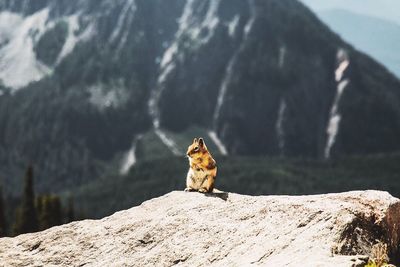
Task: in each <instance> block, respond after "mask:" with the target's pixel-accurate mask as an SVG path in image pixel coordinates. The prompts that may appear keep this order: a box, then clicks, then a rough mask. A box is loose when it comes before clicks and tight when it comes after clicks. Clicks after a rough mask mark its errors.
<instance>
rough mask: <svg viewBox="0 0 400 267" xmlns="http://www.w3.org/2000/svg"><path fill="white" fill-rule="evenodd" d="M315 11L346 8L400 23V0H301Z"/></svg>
mask: <svg viewBox="0 0 400 267" xmlns="http://www.w3.org/2000/svg"><path fill="white" fill-rule="evenodd" d="M301 1H302V2H303V3H305V4H306V5H308V6H309V7H310V8H311V9H313V10H314V11H317V12H318V11H321V10H325V9H338V8H339V9H345V10H347V11H351V12H357V13H361V14H364V15H368V16H373V17H378V18H381V19H385V20H390V21H393V22H396V23H397V24H399V25H400V0H301Z"/></svg>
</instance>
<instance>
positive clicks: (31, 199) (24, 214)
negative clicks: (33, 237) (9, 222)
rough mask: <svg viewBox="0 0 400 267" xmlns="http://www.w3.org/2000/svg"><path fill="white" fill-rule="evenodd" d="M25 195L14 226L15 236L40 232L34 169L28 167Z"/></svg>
mask: <svg viewBox="0 0 400 267" xmlns="http://www.w3.org/2000/svg"><path fill="white" fill-rule="evenodd" d="M23 194H24V195H23V196H22V202H21V205H20V206H19V207H18V209H17V213H16V219H15V224H14V229H13V231H14V234H15V235H19V234H25V233H32V232H36V231H37V230H39V224H38V218H37V213H36V208H35V195H34V192H33V168H32V166H29V167H28V170H27V171H26V176H25V185H24V193H23Z"/></svg>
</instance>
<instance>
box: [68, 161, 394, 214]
mask: <svg viewBox="0 0 400 267" xmlns="http://www.w3.org/2000/svg"><path fill="white" fill-rule="evenodd" d="M216 160H217V163H218V176H217V181H216V183H217V184H216V187H217V188H218V189H220V190H224V191H228V192H234V193H240V194H248V195H267V194H274V195H275V194H290V195H302V194H321V193H330V192H343V191H349V190H367V189H378V190H385V191H389V192H390V193H391V194H392V195H394V196H396V197H399V196H400V165H399V164H398V162H400V154H393V155H378V156H370V157H351V158H342V159H337V160H331V161H320V160H304V159H279V158H256V157H216ZM187 168H188V163H187V160H186V159H184V158H180V157H172V156H171V157H170V158H169V159H166V158H164V159H154V160H148V161H140V162H138V163H137V165H135V166H134V167H133V168H132V169H131V171H130V172H129V174H128V175H126V176H124V177H120V176H117V175H109V176H106V177H104V178H102V179H101V180H98V181H95V182H93V183H90V184H87V185H85V186H82V187H81V188H80V189H79V190H78V191H75V192H74V195H75V199H76V201H77V202H76V203H79V205H80V208H81V209H82V210H83V211H84V212H85V214H87V215H88V217H90V218H100V217H103V216H105V215H109V214H111V213H113V212H115V211H118V210H121V209H126V208H130V207H132V206H135V205H138V204H140V203H142V202H143V201H145V200H148V199H150V198H153V197H157V196H161V195H163V194H165V193H168V192H170V191H172V190H183V188H184V187H185V178H186V172H187ZM66 193H67V194H69V193H70V192H66Z"/></svg>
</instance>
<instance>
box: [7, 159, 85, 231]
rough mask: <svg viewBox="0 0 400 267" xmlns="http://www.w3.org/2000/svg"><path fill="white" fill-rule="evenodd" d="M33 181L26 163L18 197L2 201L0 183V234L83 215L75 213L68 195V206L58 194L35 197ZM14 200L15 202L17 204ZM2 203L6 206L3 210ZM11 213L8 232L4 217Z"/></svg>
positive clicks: (80, 217)
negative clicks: (22, 188) (11, 223)
mask: <svg viewBox="0 0 400 267" xmlns="http://www.w3.org/2000/svg"><path fill="white" fill-rule="evenodd" d="M33 181H34V179H33V167H32V166H29V167H28V169H27V171H26V176H25V185H24V191H23V195H22V196H21V200H20V201H17V199H15V198H12V197H8V198H6V199H5V201H3V196H2V190H1V186H0V237H3V236H11V235H12V236H14V235H19V234H24V233H32V232H36V231H41V230H45V229H48V228H50V227H53V226H56V225H61V224H63V223H69V222H72V221H74V220H75V219H76V218H79V219H82V218H83V216H82V215H80V216H76V215H75V209H74V203H73V199H72V197H69V199H68V204H67V205H68V206H67V208H66V209H65V210H64V208H63V206H62V201H61V198H60V197H59V196H58V195H54V194H44V195H39V196H37V197H36V198H35V193H34V189H33V188H34V182H33ZM17 202H19V204H18V205H17ZM5 207H7V213H6V212H5ZM12 217H15V221H14V224H13V228H12V232H10V231H8V229H7V227H6V226H7V218H8V219H10V218H12ZM8 221H10V220H8Z"/></svg>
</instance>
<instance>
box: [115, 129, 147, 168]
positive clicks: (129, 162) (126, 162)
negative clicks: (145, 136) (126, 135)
mask: <svg viewBox="0 0 400 267" xmlns="http://www.w3.org/2000/svg"><path fill="white" fill-rule="evenodd" d="M141 138H142V136H141V135H139V136H137V137H136V138H135V139H134V141H133V142H132V146H131V148H130V149H129V151H128V152H126V154H125V156H124V157H123V159H122V164H121V168H120V170H119V173H120V174H121V175H126V174H128V172H129V170H130V169H131V168H132V167H133V166H135V164H136V162H137V157H136V147H137V142H138V141H139V140H140V139H141Z"/></svg>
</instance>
